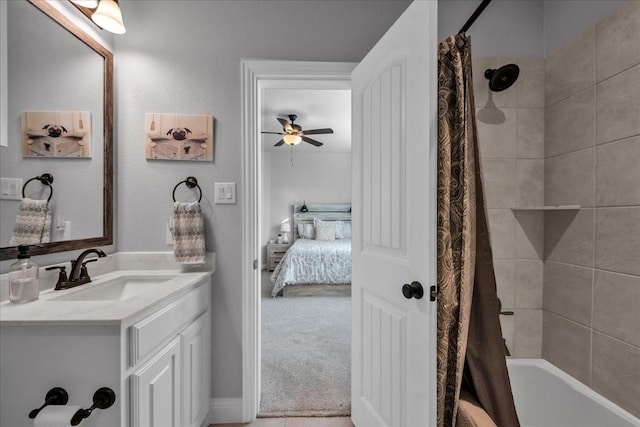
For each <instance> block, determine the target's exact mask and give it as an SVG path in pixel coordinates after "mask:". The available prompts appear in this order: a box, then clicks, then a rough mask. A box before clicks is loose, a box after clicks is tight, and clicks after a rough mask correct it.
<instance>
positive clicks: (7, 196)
mask: <svg viewBox="0 0 640 427" xmlns="http://www.w3.org/2000/svg"><path fill="white" fill-rule="evenodd" d="M0 199H3V200H22V178H0Z"/></svg>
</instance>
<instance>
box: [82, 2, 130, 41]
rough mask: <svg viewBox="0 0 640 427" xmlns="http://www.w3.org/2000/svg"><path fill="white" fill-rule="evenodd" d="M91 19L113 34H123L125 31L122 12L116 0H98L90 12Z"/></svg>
mask: <svg viewBox="0 0 640 427" xmlns="http://www.w3.org/2000/svg"><path fill="white" fill-rule="evenodd" d="M91 20H92V21H93V22H95V23H96V24H97V25H98V26H100V27H101V28H104V29H105V30H107V31H109V32H112V33H115V34H124V33H125V32H126V31H127V30H126V29H125V28H124V23H123V22H122V12H121V11H120V7H119V6H118V0H100V2H99V3H98V7H97V8H96V10H95V11H94V12H93V13H92V14H91Z"/></svg>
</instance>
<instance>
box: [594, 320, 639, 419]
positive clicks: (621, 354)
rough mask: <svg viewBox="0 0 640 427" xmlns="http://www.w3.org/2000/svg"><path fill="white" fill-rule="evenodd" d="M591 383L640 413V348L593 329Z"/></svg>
mask: <svg viewBox="0 0 640 427" xmlns="http://www.w3.org/2000/svg"><path fill="white" fill-rule="evenodd" d="M592 387H593V389H594V390H595V391H597V392H599V393H600V394H602V395H603V396H604V397H606V398H607V399H609V400H611V401H612V402H614V403H617V404H618V405H620V406H621V407H623V408H624V409H626V410H627V411H629V412H631V413H632V414H634V415H635V416H636V417H640V399H639V398H638V396H640V348H638V347H633V346H630V345H628V344H625V343H623V342H620V341H618V340H616V339H613V338H610V337H608V336H606V335H602V334H600V333H598V332H594V333H593V374H592Z"/></svg>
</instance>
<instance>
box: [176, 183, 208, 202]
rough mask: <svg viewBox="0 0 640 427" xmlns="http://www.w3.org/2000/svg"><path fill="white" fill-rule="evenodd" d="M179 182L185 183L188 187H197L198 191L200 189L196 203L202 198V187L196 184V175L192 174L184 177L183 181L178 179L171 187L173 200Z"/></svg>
mask: <svg viewBox="0 0 640 427" xmlns="http://www.w3.org/2000/svg"><path fill="white" fill-rule="evenodd" d="M180 184H184V185H186V186H187V187H188V188H196V187H197V188H198V191H200V197H199V198H198V203H200V201H201V200H202V188H200V186H199V185H198V180H197V179H196V177H194V176H188V177H187V179H185V180H184V181H180V182H179V183H177V184H176V186H175V187H173V194H172V196H173V201H174V202H175V201H176V189H177V188H178V187H179V186H180Z"/></svg>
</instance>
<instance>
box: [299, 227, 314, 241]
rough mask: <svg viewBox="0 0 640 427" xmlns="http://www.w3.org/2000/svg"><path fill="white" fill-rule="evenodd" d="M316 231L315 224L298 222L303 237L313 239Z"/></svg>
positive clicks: (300, 234)
mask: <svg viewBox="0 0 640 427" xmlns="http://www.w3.org/2000/svg"><path fill="white" fill-rule="evenodd" d="M314 233H315V230H314V228H313V224H298V236H300V238H301V239H313V235H314Z"/></svg>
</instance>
